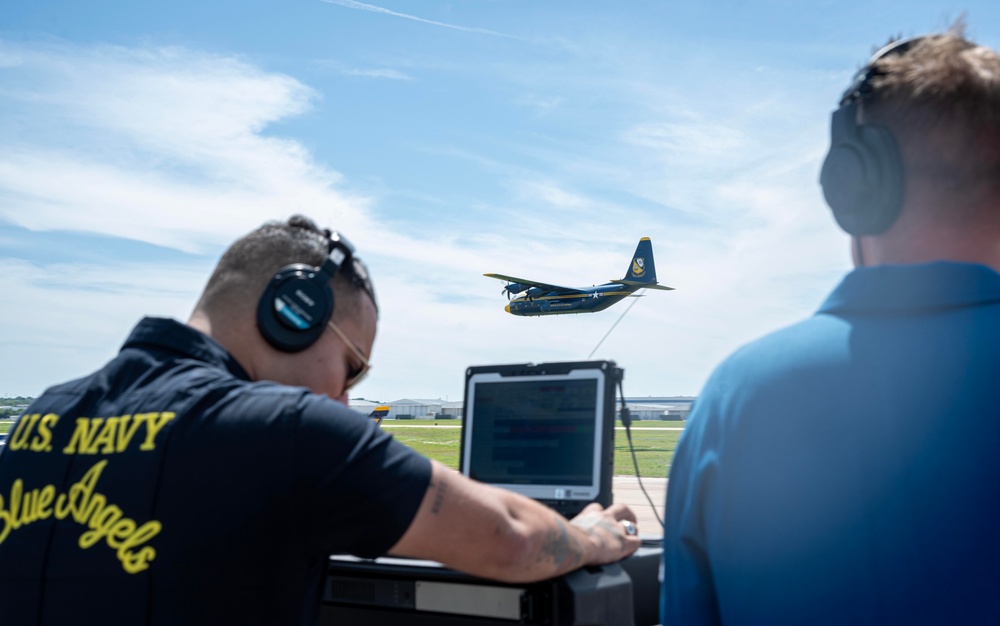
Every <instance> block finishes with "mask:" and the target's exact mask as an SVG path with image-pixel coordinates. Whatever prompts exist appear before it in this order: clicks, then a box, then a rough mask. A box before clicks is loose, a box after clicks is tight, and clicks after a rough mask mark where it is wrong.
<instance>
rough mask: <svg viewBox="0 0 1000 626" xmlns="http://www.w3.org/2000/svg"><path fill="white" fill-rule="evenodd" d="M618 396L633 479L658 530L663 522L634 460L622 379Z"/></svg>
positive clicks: (629, 420)
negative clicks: (620, 402)
mask: <svg viewBox="0 0 1000 626" xmlns="http://www.w3.org/2000/svg"><path fill="white" fill-rule="evenodd" d="M618 395H619V396H620V397H621V401H622V408H621V416H622V426H624V427H625V436H626V437H627V438H628V449H629V452H631V453H632V464H633V465H634V466H635V478H636V480H637V481H639V489H641V490H642V495H644V496H646V500H647V501H648V502H649V506H651V507H653V515H655V516H656V521H657V522H659V523H660V528H663V520H662V519H661V518H660V513H659V512H658V511H657V510H656V505H655V504H653V499H652V498H651V497H649V492H647V491H646V487H645V486H644V485H643V484H642V475H641V474H640V473H639V460H638V459H636V458H635V446H634V445H632V414H631V412H630V411H629V410H628V406H626V405H625V390H624V389H623V388H622V379H621V378H619V379H618Z"/></svg>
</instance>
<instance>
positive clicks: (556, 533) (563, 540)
mask: <svg viewBox="0 0 1000 626" xmlns="http://www.w3.org/2000/svg"><path fill="white" fill-rule="evenodd" d="M556 523H557V524H558V528H557V529H555V530H553V531H551V532H550V533H549V535H548V537H546V538H545V541H544V543H543V544H542V550H541V552H540V553H539V555H538V560H539V561H541V560H542V558H543V557H550V558H551V559H552V560H553V561H554V562H555V565H556V567H557V568H558V569H559V570H560V571H566V570H569V569H576V568H577V567H579V566H580V563H581V562H582V561H583V554H582V550H581V547H580V546H579V544H578V543H577V542H576V541H574V540H573V538H572V537H570V534H569V531H568V529H567V528H566V523H565V522H564V521H562V520H561V519H557V520H556Z"/></svg>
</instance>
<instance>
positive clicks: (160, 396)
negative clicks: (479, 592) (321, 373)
mask: <svg viewBox="0 0 1000 626" xmlns="http://www.w3.org/2000/svg"><path fill="white" fill-rule="evenodd" d="M429 480H430V462H429V461H428V460H427V459H426V458H424V457H422V456H420V455H418V454H417V453H415V452H413V451H412V450H410V449H409V448H407V447H405V446H403V445H402V444H399V443H398V442H396V441H395V440H394V439H392V437H391V436H390V435H388V434H386V433H385V432H383V431H381V430H380V429H379V428H378V427H376V426H375V425H374V424H373V423H372V422H371V421H370V420H368V419H366V418H365V417H363V416H361V415H359V414H357V413H354V412H352V411H351V410H349V409H348V408H347V407H344V406H343V405H341V404H339V403H337V402H334V401H332V400H330V399H329V398H328V397H326V396H318V395H316V394H313V393H311V392H310V391H308V390H307V389H303V388H293V387H287V386H283V385H278V384H274V383H267V382H252V381H250V379H249V377H248V375H247V373H246V372H245V371H244V370H243V368H242V367H240V365H239V364H238V363H237V362H236V360H235V359H233V358H232V356H230V355H229V354H228V353H227V352H226V351H225V350H224V349H223V348H222V347H221V346H220V345H219V344H218V343H216V342H215V341H213V340H212V339H210V338H209V337H207V336H205V335H203V334H201V333H199V332H198V331H196V330H194V329H192V328H190V327H188V326H185V325H183V324H180V323H178V322H175V321H172V320H167V319H155V318H147V319H144V320H143V321H142V322H140V323H139V324H138V326H137V327H136V328H135V329H134V331H133V332H132V334H131V336H130V337H129V339H128V341H126V343H125V345H124V346H123V348H122V350H121V352H120V354H119V355H118V357H116V358H115V359H114V360H112V361H111V362H110V363H108V364H107V365H106V366H105V367H104V368H103V369H101V370H100V371H98V372H96V373H95V374H93V375H91V376H88V377H86V378H83V379H80V380H77V381H73V382H70V383H66V384H63V385H59V386H56V387H53V388H52V389H49V390H48V391H46V392H45V393H44V394H43V395H42V397H41V398H39V399H38V400H37V401H36V402H35V403H34V404H33V405H32V406H31V407H30V408H29V409H28V410H27V412H26V413H25V415H24V416H22V417H21V419H20V420H19V421H18V423H17V424H16V425H15V427H14V428H13V429H12V431H11V436H10V439H9V441H8V444H7V449H6V451H5V452H4V453H3V455H0V497H2V500H0V624H4V625H5V626H13V625H18V626H19V625H21V624H32V625H34V624H91V623H92V624H157V625H158V624H195V623H202V624H295V623H312V622H314V621H315V618H316V615H317V612H318V609H319V599H320V583H321V581H322V576H323V572H324V566H325V563H326V557H327V555H329V554H332V553H350V554H355V555H358V556H377V555H380V554H383V553H384V552H385V551H386V550H388V549H389V548H390V547H391V546H392V545H394V544H395V543H396V542H397V541H398V540H399V538H400V537H401V536H402V534H403V533H404V532H405V531H406V529H407V528H408V527H409V524H410V522H411V521H412V519H413V516H414V515H415V514H416V511H417V508H418V507H419V505H420V502H421V500H422V498H423V495H424V492H425V491H426V489H427V485H428V483H429Z"/></svg>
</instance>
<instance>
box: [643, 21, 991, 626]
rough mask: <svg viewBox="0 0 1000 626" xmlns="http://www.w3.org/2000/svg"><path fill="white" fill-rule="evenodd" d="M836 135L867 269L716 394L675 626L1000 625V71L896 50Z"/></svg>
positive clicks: (770, 341) (837, 165) (916, 49)
mask: <svg viewBox="0 0 1000 626" xmlns="http://www.w3.org/2000/svg"><path fill="white" fill-rule="evenodd" d="M831 134H832V141H831V147H830V152H829V154H828V156H827V158H826V161H825V163H824V165H823V170H822V174H821V183H822V186H823V192H824V195H825V197H826V199H827V202H828V204H829V205H830V206H831V208H832V210H833V212H834V216H835V218H836V220H837V222H838V224H839V225H840V226H841V227H842V228H843V229H844V230H846V231H847V232H848V233H849V234H850V235H851V238H852V246H853V256H854V262H855V265H856V268H857V269H855V270H854V271H852V272H851V273H850V274H848V275H847V276H846V277H845V278H844V279H843V281H842V282H841V284H840V285H839V286H838V287H837V288H836V289H835V290H834V292H833V293H832V294H831V295H830V296H829V297H828V298H827V300H826V302H824V303H823V305H822V306H821V307H820V309H819V311H818V312H817V313H816V314H815V315H814V316H813V317H811V318H809V319H807V320H805V321H803V322H801V323H798V324H796V325H794V326H791V327H789V328H786V329H784V330H780V331H778V332H776V333H774V334H772V335H770V336H767V337H765V338H763V339H761V340H759V341H757V342H755V343H752V344H750V345H748V346H745V347H743V348H742V349H740V350H739V351H737V352H736V353H735V354H733V355H732V356H731V357H729V358H728V359H727V360H726V361H725V362H724V363H723V364H722V365H721V366H719V367H718V368H717V369H716V371H715V372H714V373H713V374H712V376H711V378H710V380H709V381H708V383H707V384H706V387H705V389H704V390H703V392H702V394H701V395H700V396H699V398H698V400H697V402H696V404H695V408H694V410H693V411H692V414H691V417H690V420H689V423H688V426H687V429H686V431H685V433H684V436H683V439H682V441H681V443H680V446H679V447H678V450H677V455H676V457H675V459H674V462H673V467H672V470H671V473H670V486H669V496H668V498H667V509H666V522H665V548H664V588H663V599H662V617H663V623H664V624H665V625H666V624H670V625H672V624H685V625H693V624H720V623H722V624H796V625H801V624H853V625H856V624H987V623H991V624H996V623H1000V593H998V590H1000V534H998V533H997V523H998V521H1000V487H998V485H1000V452H998V448H1000V396H998V390H1000V274H998V273H997V272H998V271H1000V55H998V54H997V53H996V52H995V51H993V50H991V49H988V48H985V47H982V46H977V45H975V44H973V43H971V42H969V41H967V40H966V39H965V38H964V36H963V34H962V32H961V28H953V29H952V30H951V31H949V32H948V33H945V34H939V35H932V36H927V37H921V38H915V39H911V40H905V41H901V42H895V43H893V44H890V46H887V47H886V48H883V49H882V50H881V51H879V53H877V54H876V55H875V56H874V57H873V58H872V60H871V61H869V63H868V64H867V65H866V66H865V67H864V68H863V69H862V70H861V71H860V72H859V73H858V75H857V77H856V80H855V82H854V84H852V85H851V86H850V87H849V88H848V90H847V92H845V94H844V96H843V99H842V101H841V102H840V108H839V109H838V110H837V111H836V112H835V113H834V114H833V119H832V125H831Z"/></svg>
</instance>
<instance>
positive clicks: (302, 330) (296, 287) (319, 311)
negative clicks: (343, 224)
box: [257, 231, 354, 352]
mask: <svg viewBox="0 0 1000 626" xmlns="http://www.w3.org/2000/svg"><path fill="white" fill-rule="evenodd" d="M326 235H327V238H328V240H329V244H328V247H327V250H328V252H329V254H328V256H327V257H326V259H324V260H323V264H322V265H320V266H319V267H313V266H312V265H308V264H305V263H294V264H292V265H288V266H285V267H283V268H281V270H280V271H279V272H278V273H277V274H275V275H274V278H272V279H271V282H270V283H268V285H267V288H266V289H265V290H264V294H263V295H262V296H261V297H260V302H259V303H258V304H257V328H259V329H260V334H261V335H263V336H264V339H266V340H267V342H268V343H269V344H271V345H272V346H274V347H275V348H277V349H278V350H282V351H284V352H299V351H301V350H305V349H306V348H308V347H309V346H311V345H312V344H313V343H315V341H316V340H317V339H319V337H320V335H322V334H323V331H324V330H325V329H326V323H327V322H328V321H330V318H331V317H332V316H333V307H334V297H333V290H332V289H331V288H330V280H331V279H332V278H333V277H334V276H336V275H337V272H339V271H340V269H341V268H342V267H343V266H344V264H345V263H350V262H352V258H353V257H354V246H352V245H351V242H350V241H348V240H347V238H346V237H344V236H343V235H341V234H340V233H338V232H336V231H332V232H331V231H326Z"/></svg>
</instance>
